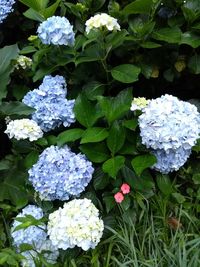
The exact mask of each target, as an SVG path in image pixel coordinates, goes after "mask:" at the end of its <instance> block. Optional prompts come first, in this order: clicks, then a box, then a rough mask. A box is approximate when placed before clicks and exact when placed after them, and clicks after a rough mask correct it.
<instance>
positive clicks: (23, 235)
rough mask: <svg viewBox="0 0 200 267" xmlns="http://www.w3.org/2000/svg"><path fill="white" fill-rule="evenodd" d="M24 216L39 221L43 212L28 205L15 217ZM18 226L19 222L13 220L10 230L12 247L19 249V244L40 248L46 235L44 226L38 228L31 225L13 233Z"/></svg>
mask: <svg viewBox="0 0 200 267" xmlns="http://www.w3.org/2000/svg"><path fill="white" fill-rule="evenodd" d="M26 215H31V216H33V217H35V218H36V219H37V220H39V219H41V218H42V217H43V211H42V209H41V208H39V207H37V206H35V205H28V206H26V207H25V208H24V209H23V210H22V212H21V213H19V214H18V215H17V217H25V216H26ZM20 224H21V223H20V222H18V221H16V220H15V221H14V223H13V225H12V228H11V232H12V233H11V235H12V238H13V244H14V246H16V247H18V248H19V246H20V245H21V244H23V243H27V244H30V245H33V246H34V247H37V246H38V245H39V246H41V245H42V243H43V242H44V240H46V238H47V234H46V232H45V230H46V226H45V225H40V227H37V226H34V225H32V226H29V227H28V228H25V229H20V230H17V231H14V229H15V228H16V227H17V226H18V225H20Z"/></svg>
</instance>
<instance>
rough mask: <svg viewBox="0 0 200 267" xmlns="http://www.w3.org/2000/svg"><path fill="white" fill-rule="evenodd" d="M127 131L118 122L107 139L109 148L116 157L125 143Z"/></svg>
mask: <svg viewBox="0 0 200 267" xmlns="http://www.w3.org/2000/svg"><path fill="white" fill-rule="evenodd" d="M125 137H126V135H125V129H124V128H123V127H122V126H121V125H120V124H119V122H118V121H115V122H114V123H113V125H112V127H111V129H110V131H109V136H108V138H107V146H108V148H109V149H110V151H111V152H112V155H115V154H116V152H118V151H119V150H120V149H121V148H122V146H123V144H124V141H125Z"/></svg>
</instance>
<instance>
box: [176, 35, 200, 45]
mask: <svg viewBox="0 0 200 267" xmlns="http://www.w3.org/2000/svg"><path fill="white" fill-rule="evenodd" d="M180 44H187V45H189V46H191V47H193V48H197V47H199V46H200V36H199V35H197V34H195V33H193V32H184V33H183V34H182V36H181V42H180Z"/></svg>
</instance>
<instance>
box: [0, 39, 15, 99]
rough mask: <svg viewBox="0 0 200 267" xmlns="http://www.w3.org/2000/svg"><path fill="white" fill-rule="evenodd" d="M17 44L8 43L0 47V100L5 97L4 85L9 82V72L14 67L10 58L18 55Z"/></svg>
mask: <svg viewBox="0 0 200 267" xmlns="http://www.w3.org/2000/svg"><path fill="white" fill-rule="evenodd" d="M18 52H19V49H18V46H17V44H15V45H10V46H5V47H3V48H1V49H0V102H1V101H2V99H3V98H5V97H6V95H7V91H6V87H7V85H8V84H9V82H10V74H11V72H12V71H13V69H14V66H13V65H12V63H11V60H13V59H16V58H17V56H18Z"/></svg>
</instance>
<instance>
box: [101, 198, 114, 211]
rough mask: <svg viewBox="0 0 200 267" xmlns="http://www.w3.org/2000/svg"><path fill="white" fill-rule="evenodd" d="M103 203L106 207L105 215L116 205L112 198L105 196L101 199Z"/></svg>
mask: <svg viewBox="0 0 200 267" xmlns="http://www.w3.org/2000/svg"><path fill="white" fill-rule="evenodd" d="M103 201H104V203H105V205H106V212H107V213H109V212H110V211H111V210H112V209H113V208H114V206H115V205H116V202H115V199H114V196H105V197H103Z"/></svg>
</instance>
